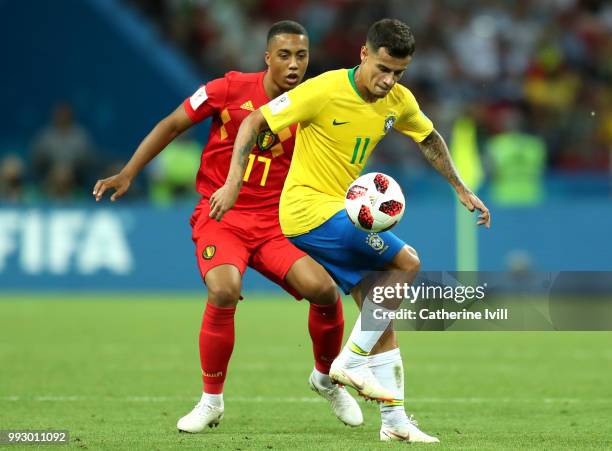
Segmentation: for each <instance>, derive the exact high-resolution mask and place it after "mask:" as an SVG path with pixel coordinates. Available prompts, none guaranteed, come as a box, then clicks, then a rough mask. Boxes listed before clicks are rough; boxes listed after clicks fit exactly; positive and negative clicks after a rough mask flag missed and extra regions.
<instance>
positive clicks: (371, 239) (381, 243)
mask: <svg viewBox="0 0 612 451" xmlns="http://www.w3.org/2000/svg"><path fill="white" fill-rule="evenodd" d="M366 243H368V246H370V247H371V248H372V249H374V250H375V251H376V252H378V253H379V254H382V253H383V252H384V251H386V250H387V248H388V247H389V246H385V240H383V239H382V238H381V236H380V235H379V234H378V233H368V237H367V238H366Z"/></svg>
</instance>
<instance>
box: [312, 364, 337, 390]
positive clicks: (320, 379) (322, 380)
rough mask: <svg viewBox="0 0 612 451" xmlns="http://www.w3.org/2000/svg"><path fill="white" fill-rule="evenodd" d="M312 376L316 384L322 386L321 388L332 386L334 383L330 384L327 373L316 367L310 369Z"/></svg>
mask: <svg viewBox="0 0 612 451" xmlns="http://www.w3.org/2000/svg"><path fill="white" fill-rule="evenodd" d="M312 378H313V379H314V381H315V382H316V384H317V385H318V386H320V387H323V388H333V387H334V384H332V381H331V379H330V378H329V374H325V373H322V372H320V371H319V370H318V369H316V368H314V369H313V370H312Z"/></svg>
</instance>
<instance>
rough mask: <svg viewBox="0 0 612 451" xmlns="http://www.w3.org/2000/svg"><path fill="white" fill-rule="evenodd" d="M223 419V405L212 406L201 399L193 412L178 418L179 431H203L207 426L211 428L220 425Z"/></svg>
mask: <svg viewBox="0 0 612 451" xmlns="http://www.w3.org/2000/svg"><path fill="white" fill-rule="evenodd" d="M222 419H223V407H222V406H221V407H219V406H212V405H210V404H207V403H205V402H204V401H202V400H200V402H198V403H197V404H196V406H195V407H194V408H193V410H192V411H191V412H189V413H188V414H187V415H185V416H184V417H183V418H181V419H180V420H178V422H177V423H176V427H177V429H178V430H179V432H192V433H196V432H202V431H203V430H204V428H205V427H206V426H208V427H209V428H212V427H217V426H219V421H221V420H222Z"/></svg>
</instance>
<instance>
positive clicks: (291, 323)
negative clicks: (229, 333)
mask: <svg viewBox="0 0 612 451" xmlns="http://www.w3.org/2000/svg"><path fill="white" fill-rule="evenodd" d="M201 298H202V296H197V295H185V294H183V295H178V294H168V295H162V294H156V295H155V296H146V295H134V294H131V295H130V294H112V295H75V294H72V295H66V296H53V297H51V296H48V297H46V298H41V297H37V296H30V297H24V296H16V295H15V296H9V295H6V294H2V295H0V429H68V430H69V431H70V434H71V435H70V440H71V441H70V445H69V447H70V448H74V449H92V450H94V449H95V450H97V449H108V450H117V449H130V450H132V449H143V450H154V449H160V450H166V449H198V450H202V449H206V450H209V449H213V450H214V449H230V450H246V449H290V448H291V449H294V450H295V449H320V450H333V449H351V450H354V449H364V450H366V449H367V450H370V449H385V450H388V449H392V448H393V449H395V448H398V447H401V446H411V445H407V444H402V443H380V442H379V441H378V428H379V415H378V409H377V407H376V406H375V405H373V404H367V403H363V402H361V401H360V403H361V406H362V408H363V411H364V416H365V425H364V426H362V427H360V428H356V429H351V428H348V427H346V426H344V425H342V424H340V422H339V421H337V420H336V419H335V418H334V417H333V416H332V414H331V413H330V411H329V410H328V406H327V405H326V404H325V403H324V402H322V401H321V400H319V398H318V397H317V396H316V395H315V394H313V393H312V392H310V390H309V389H308V386H307V383H306V381H307V377H308V374H309V372H310V370H311V368H312V356H311V348H310V338H309V336H308V331H307V312H308V305H307V303H305V302H302V303H298V302H295V301H292V300H290V299H289V298H288V297H284V298H274V299H266V298H265V297H251V296H249V297H248V298H247V300H246V301H243V302H242V303H241V304H240V306H239V309H238V313H237V319H236V348H235V350H234V355H233V357H232V361H231V363H230V368H229V377H228V381H227V383H226V388H225V419H224V420H223V421H222V423H221V425H220V426H219V427H218V428H216V429H213V430H207V431H206V432H205V433H202V434H195V435H191V434H179V433H177V431H176V429H175V425H176V421H177V419H178V418H179V417H180V416H182V415H183V414H185V413H186V412H188V411H189V410H190V409H191V408H192V407H193V405H194V403H195V401H196V399H197V398H198V397H199V392H200V390H201V385H200V384H201V382H200V371H199V360H198V351H197V335H198V330H199V325H200V321H201V313H202V307H203V304H202V299H201ZM345 314H346V334H348V332H349V331H350V328H351V327H352V323H353V320H354V318H355V315H356V309H355V308H354V307H353V305H352V302H351V301H348V300H347V301H346V302H345ZM346 334H345V335H346ZM399 339H400V344H401V348H402V355H403V359H404V366H405V372H406V397H407V402H406V408H407V410H408V411H409V412H410V413H414V414H415V416H416V417H417V419H418V420H419V422H420V425H421V426H422V427H423V429H424V430H425V431H427V432H428V433H431V434H435V435H437V436H438V437H439V438H440V440H441V441H442V443H441V444H440V445H422V446H437V447H438V448H444V449H446V448H449V449H451V448H452V449H487V450H488V449H564V448H565V449H578V448H602V449H603V448H608V449H609V448H611V447H612V333H553V332H541V333H524V332H523V333H519V332H488V333H487V332H400V333H399ZM422 446H418V447H422ZM43 448H46V447H43ZM7 449H8V448H7ZM10 449H14V448H10ZM27 449H33V447H31V446H30V447H28V448H27ZM47 449H48V448H47Z"/></svg>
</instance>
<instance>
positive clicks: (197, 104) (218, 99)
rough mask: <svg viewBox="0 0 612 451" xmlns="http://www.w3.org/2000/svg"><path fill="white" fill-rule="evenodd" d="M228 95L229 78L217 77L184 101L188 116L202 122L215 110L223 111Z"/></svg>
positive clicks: (194, 120)
mask: <svg viewBox="0 0 612 451" xmlns="http://www.w3.org/2000/svg"><path fill="white" fill-rule="evenodd" d="M226 96H227V79H226V78H225V77H224V78H217V79H215V80H212V81H209V82H208V83H206V84H205V85H202V86H200V88H199V89H198V90H197V91H196V92H194V93H193V95H192V96H191V97H188V98H186V99H185V101H184V102H183V108H184V109H185V112H186V113H187V116H189V118H190V119H191V120H192V121H193V122H200V121H203V120H204V119H206V118H207V117H209V116H212V115H213V114H214V113H215V112H217V111H221V110H222V109H223V106H224V105H225V98H226Z"/></svg>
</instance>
